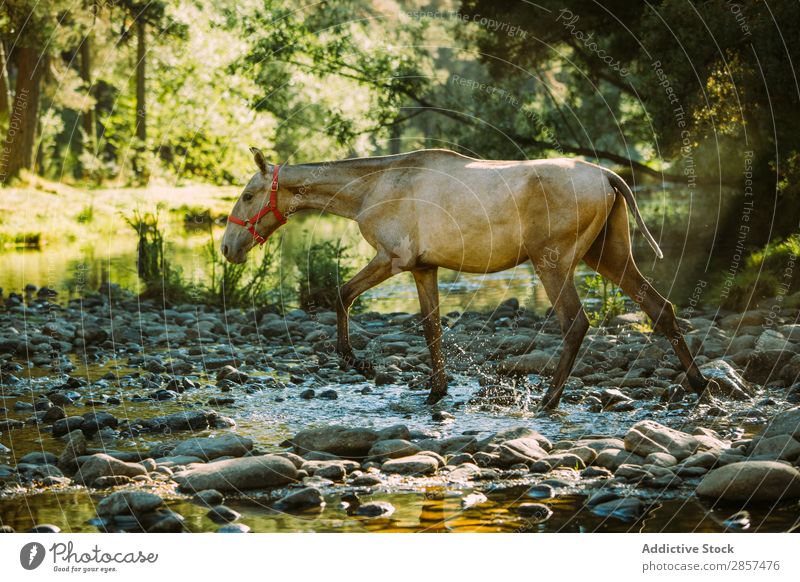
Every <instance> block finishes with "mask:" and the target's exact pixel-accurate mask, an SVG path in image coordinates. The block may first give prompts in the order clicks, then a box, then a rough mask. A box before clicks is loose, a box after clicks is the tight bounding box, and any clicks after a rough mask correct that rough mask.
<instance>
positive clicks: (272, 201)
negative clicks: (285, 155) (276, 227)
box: [228, 165, 286, 245]
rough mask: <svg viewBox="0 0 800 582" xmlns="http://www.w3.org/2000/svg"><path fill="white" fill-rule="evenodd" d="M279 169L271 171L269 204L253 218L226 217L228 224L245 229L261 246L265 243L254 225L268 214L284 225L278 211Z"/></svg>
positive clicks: (278, 166)
mask: <svg viewBox="0 0 800 582" xmlns="http://www.w3.org/2000/svg"><path fill="white" fill-rule="evenodd" d="M279 169H280V165H276V166H275V169H274V170H273V171H272V186H271V187H270V189H269V203H268V204H267V205H266V206H264V207H263V208H262V209H261V210H259V211H258V212H256V213H255V214H254V215H253V216H251V217H250V218H248V219H247V220H242V219H240V218H236V217H235V216H234V215H233V214H231V215H230V216H228V222H232V223H233V224H238V225H239V226H243V227H245V228H246V229H247V230H248V231H249V232H250V234H252V235H253V238H254V239H256V242H257V243H258V244H260V245H263V244H264V243H265V242H267V239H265V238H264V237H263V236H261V235H260V234H258V232H256V224H258V221H259V220H261V219H262V218H264V217H265V216H266V215H267V214H269V213H270V212H271V213H272V214H274V215H275V220H277V221H278V223H279V224H286V218H284V216H283V214H281V211H280V210H278V170H279Z"/></svg>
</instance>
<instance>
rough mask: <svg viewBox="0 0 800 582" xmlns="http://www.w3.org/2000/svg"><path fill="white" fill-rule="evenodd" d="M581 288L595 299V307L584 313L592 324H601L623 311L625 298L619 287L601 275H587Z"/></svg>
mask: <svg viewBox="0 0 800 582" xmlns="http://www.w3.org/2000/svg"><path fill="white" fill-rule="evenodd" d="M582 287H583V290H584V291H585V292H586V295H587V296H588V297H590V298H592V299H594V300H595V301H594V302H593V303H594V304H595V305H597V308H596V309H587V310H586V315H587V316H588V318H589V323H591V324H592V325H593V326H595V327H597V326H601V325H603V324H604V323H606V322H607V321H608V320H610V319H612V318H613V317H616V316H617V315H620V314H622V313H625V298H624V296H623V295H622V292H621V291H620V289H619V287H617V286H616V285H614V283H612V282H611V281H610V280H609V279H606V278H605V277H603V276H602V275H594V276H588V277H586V278H584V280H583V285H582Z"/></svg>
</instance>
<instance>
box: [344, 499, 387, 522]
mask: <svg viewBox="0 0 800 582" xmlns="http://www.w3.org/2000/svg"><path fill="white" fill-rule="evenodd" d="M393 513H394V505H392V504H391V503H388V502H386V501H372V502H370V503H364V504H363V505H359V506H358V507H357V508H356V509H355V511H354V512H353V514H354V515H358V516H360V517H370V518H375V517H389V516H390V515H392V514H393Z"/></svg>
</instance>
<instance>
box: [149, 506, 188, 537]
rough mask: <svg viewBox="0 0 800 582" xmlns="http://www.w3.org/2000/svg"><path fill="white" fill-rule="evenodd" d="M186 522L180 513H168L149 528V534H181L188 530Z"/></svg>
mask: <svg viewBox="0 0 800 582" xmlns="http://www.w3.org/2000/svg"><path fill="white" fill-rule="evenodd" d="M185 522H186V520H185V519H184V518H183V516H182V515H181V514H180V513H176V512H174V511H168V512H166V513H165V515H164V516H163V517H162V518H160V519H158V520H157V521H156V522H155V523H154V524H153V525H151V526H150V527H149V528H147V533H180V532H182V531H184V530H185V529H186V525H185Z"/></svg>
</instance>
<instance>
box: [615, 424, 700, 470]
mask: <svg viewBox="0 0 800 582" xmlns="http://www.w3.org/2000/svg"><path fill="white" fill-rule="evenodd" d="M699 447H700V442H699V441H698V440H697V439H696V438H695V437H694V436H693V435H690V434H687V433H685V432H681V431H678V430H675V429H672V428H669V427H666V426H664V425H663V424H659V423H657V422H655V421H652V420H642V421H640V422H637V423H636V424H634V425H633V426H632V427H631V429H630V430H629V431H628V432H627V434H626V435H625V450H627V451H630V452H632V453H635V454H637V455H639V456H641V457H646V456H647V455H650V454H651V453H668V454H670V455H672V456H673V457H675V458H676V459H678V460H679V461H680V460H682V459H685V458H686V457H688V456H690V455H693V454H694V453H695V452H697V449H698V448H699Z"/></svg>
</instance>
